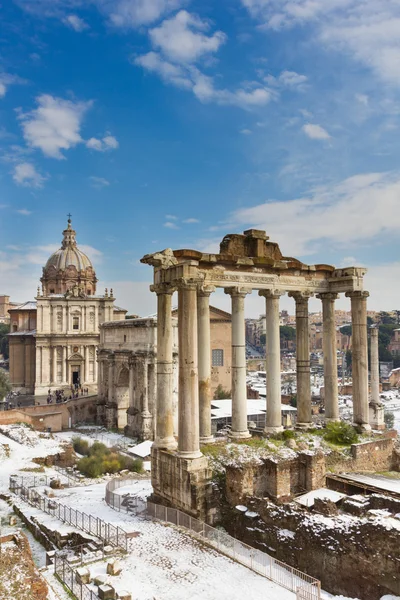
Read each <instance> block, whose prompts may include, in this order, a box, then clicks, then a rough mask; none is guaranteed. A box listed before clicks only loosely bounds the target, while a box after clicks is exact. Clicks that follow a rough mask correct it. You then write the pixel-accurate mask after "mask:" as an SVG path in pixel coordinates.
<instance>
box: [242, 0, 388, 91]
mask: <svg viewBox="0 0 400 600" xmlns="http://www.w3.org/2000/svg"><path fill="white" fill-rule="evenodd" d="M242 4H243V5H244V6H245V7H246V8H248V10H249V11H250V13H251V14H252V15H253V16H254V17H255V18H257V19H259V20H260V21H261V23H262V24H263V25H264V27H265V28H266V29H275V30H279V29H283V28H288V27H294V26H296V25H303V24H305V23H310V24H311V25H313V26H314V27H315V29H316V32H317V34H316V36H314V38H316V39H317V40H318V41H319V42H322V43H323V44H324V45H326V46H328V47H329V48H331V49H333V50H335V51H338V50H339V51H342V52H344V53H346V54H348V55H349V56H350V57H351V58H352V59H354V60H356V61H358V62H359V63H361V64H363V65H364V66H366V67H368V68H370V69H372V70H373V71H374V72H375V74H376V75H377V76H378V77H379V78H380V79H383V80H385V81H387V82H389V83H392V84H395V85H400V4H399V3H398V2H397V1H396V0H368V2H364V1H361V0H329V1H327V0H296V1H295V2H294V1H293V0H242Z"/></svg>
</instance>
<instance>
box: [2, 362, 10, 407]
mask: <svg viewBox="0 0 400 600" xmlns="http://www.w3.org/2000/svg"><path fill="white" fill-rule="evenodd" d="M10 391H11V384H10V381H9V379H8V375H7V373H6V372H5V371H3V370H2V369H0V400H3V399H4V398H5V396H6V395H7V394H8V392H10Z"/></svg>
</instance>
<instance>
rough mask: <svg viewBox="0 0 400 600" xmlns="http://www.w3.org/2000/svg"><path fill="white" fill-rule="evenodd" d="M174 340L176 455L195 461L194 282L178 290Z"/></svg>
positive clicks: (197, 444) (197, 442) (197, 454)
mask: <svg viewBox="0 0 400 600" xmlns="http://www.w3.org/2000/svg"><path fill="white" fill-rule="evenodd" d="M178 336H179V398H178V413H179V414H178V452H179V455H180V456H182V457H183V458H198V457H200V456H202V454H201V452H200V427H199V376H198V362H197V361H198V348H197V283H195V282H193V283H192V282H190V281H183V282H182V283H180V285H179V288H178Z"/></svg>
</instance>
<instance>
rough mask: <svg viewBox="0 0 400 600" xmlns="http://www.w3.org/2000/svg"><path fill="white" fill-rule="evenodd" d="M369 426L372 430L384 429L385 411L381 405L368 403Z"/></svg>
mask: <svg viewBox="0 0 400 600" xmlns="http://www.w3.org/2000/svg"><path fill="white" fill-rule="evenodd" d="M368 410H369V424H370V426H371V428H372V429H380V430H383V429H386V425H385V409H384V407H383V405H382V404H375V403H374V402H370V403H369V407H368Z"/></svg>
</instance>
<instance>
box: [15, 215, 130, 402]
mask: <svg viewBox="0 0 400 600" xmlns="http://www.w3.org/2000/svg"><path fill="white" fill-rule="evenodd" d="M41 283H42V292H40V291H39V288H38V293H37V297H36V299H35V301H32V302H25V303H24V304H21V305H19V306H14V307H12V308H11V309H9V314H10V325H11V329H10V334H9V341H10V381H11V383H12V385H13V388H14V390H19V391H21V392H22V393H24V394H46V393H47V390H48V389H49V388H54V387H57V388H60V387H66V386H71V385H75V384H77V385H81V386H97V360H96V353H97V348H98V344H99V339H100V334H99V325H100V324H101V323H103V322H104V321H112V320H121V319H124V318H125V314H126V311H125V310H124V309H121V308H118V307H116V306H114V302H115V298H114V297H113V294H112V290H111V291H110V294H109V293H108V292H107V290H106V292H105V294H104V295H103V296H98V295H96V284H97V278H96V273H95V271H94V269H93V266H92V263H91V262H90V260H89V258H88V257H87V256H86V254H84V253H83V252H82V251H81V250H80V249H79V248H78V246H77V243H76V232H75V231H74V230H73V229H72V226H71V220H70V219H69V220H68V226H67V228H66V229H65V230H64V231H63V241H62V245H61V248H60V249H59V250H57V251H56V252H54V254H52V255H51V256H50V258H49V260H48V261H47V263H46V265H45V267H44V268H43V275H42V278H41Z"/></svg>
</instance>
